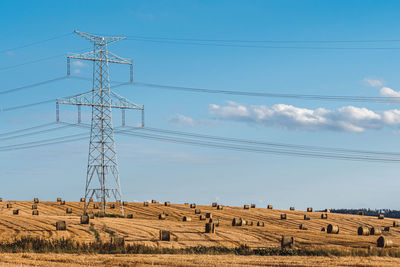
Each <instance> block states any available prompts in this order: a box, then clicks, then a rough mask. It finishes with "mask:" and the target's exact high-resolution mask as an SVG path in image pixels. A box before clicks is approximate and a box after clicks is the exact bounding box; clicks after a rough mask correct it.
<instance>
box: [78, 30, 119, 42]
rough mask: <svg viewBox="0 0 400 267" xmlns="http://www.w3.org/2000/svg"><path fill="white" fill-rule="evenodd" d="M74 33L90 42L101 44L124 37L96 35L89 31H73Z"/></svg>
mask: <svg viewBox="0 0 400 267" xmlns="http://www.w3.org/2000/svg"><path fill="white" fill-rule="evenodd" d="M74 32H75V33H76V34H78V35H80V36H82V37H83V38H85V39H86V40H89V41H91V42H97V43H102V44H111V43H114V42H117V41H119V40H122V39H125V38H126V37H123V36H121V37H103V36H98V35H95V34H91V33H86V32H80V31H74Z"/></svg>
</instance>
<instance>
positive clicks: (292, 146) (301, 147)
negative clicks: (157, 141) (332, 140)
mask: <svg viewBox="0 0 400 267" xmlns="http://www.w3.org/2000/svg"><path fill="white" fill-rule="evenodd" d="M128 128H132V129H141V130H142V131H151V132H158V133H166V134H173V135H181V136H189V137H196V138H202V139H211V140H218V141H228V142H235V143H243V144H251V145H257V146H260V145H261V146H272V147H278V148H290V149H299V150H311V151H323V152H344V153H357V154H364V155H366V154H369V155H384V156H399V157H400V153H396V152H385V151H371V150H354V149H346V148H332V147H324V146H306V145H295V144H287V143H274V142H263V141H256V140H249V139H239V138H230V137H220V136H213V135H205V134H196V133H188V132H181V131H176V130H165V129H160V128H152V127H145V128H136V127H128Z"/></svg>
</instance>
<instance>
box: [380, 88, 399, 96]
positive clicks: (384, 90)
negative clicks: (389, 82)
mask: <svg viewBox="0 0 400 267" xmlns="http://www.w3.org/2000/svg"><path fill="white" fill-rule="evenodd" d="M379 93H380V94H381V96H387V97H400V92H399V91H395V90H393V89H392V88H389V87H382V89H381V90H380V91H379Z"/></svg>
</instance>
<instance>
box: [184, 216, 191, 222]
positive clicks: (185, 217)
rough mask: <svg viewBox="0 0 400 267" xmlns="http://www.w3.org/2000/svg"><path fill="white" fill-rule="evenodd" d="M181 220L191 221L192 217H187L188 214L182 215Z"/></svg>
mask: <svg viewBox="0 0 400 267" xmlns="http://www.w3.org/2000/svg"><path fill="white" fill-rule="evenodd" d="M183 221H184V222H191V221H192V218H191V217H188V216H183Z"/></svg>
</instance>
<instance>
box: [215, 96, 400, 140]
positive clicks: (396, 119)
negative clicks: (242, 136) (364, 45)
mask: <svg viewBox="0 0 400 267" xmlns="http://www.w3.org/2000/svg"><path fill="white" fill-rule="evenodd" d="M209 113H210V114H213V115H215V116H216V117H217V118H219V119H224V120H232V121H242V122H247V123H255V124H260V125H264V126H267V127H271V126H275V127H281V128H286V129H292V130H306V131H318V130H331V131H346V132H363V131H365V130H368V129H381V128H383V127H385V126H400V110H398V109H392V110H387V111H383V112H375V111H372V110H369V109H367V108H358V107H354V106H345V107H341V108H339V109H336V110H328V109H325V108H317V109H306V108H299V107H295V106H292V105H285V104H276V105H273V106H271V107H269V106H265V105H252V106H247V105H243V104H240V103H235V102H232V101H229V102H228V103H227V105H225V106H219V105H215V104H211V105H210V106H209Z"/></svg>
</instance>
